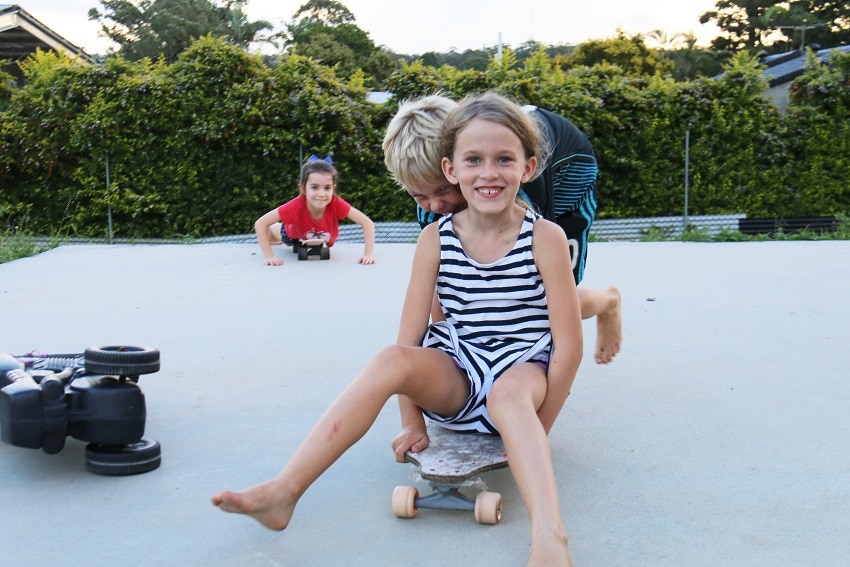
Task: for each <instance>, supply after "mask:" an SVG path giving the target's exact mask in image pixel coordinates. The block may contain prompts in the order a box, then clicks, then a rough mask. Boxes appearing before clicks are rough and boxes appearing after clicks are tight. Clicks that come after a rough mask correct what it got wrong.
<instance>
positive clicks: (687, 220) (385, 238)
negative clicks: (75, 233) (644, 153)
mask: <svg viewBox="0 0 850 567" xmlns="http://www.w3.org/2000/svg"><path fill="white" fill-rule="evenodd" d="M745 218H747V215H745V214H743V213H742V214H732V215H706V216H693V217H681V216H677V217H675V216H671V217H648V218H635V219H616V220H596V221H594V222H593V225H592V226H591V228H590V235H591V238H592V239H593V240H596V241H612V242H613V241H636V240H641V239H643V238H645V237H646V236H647V235H650V234H653V235H654V236H656V237H661V238H666V239H670V240H675V239H677V238H680V237H681V236H682V233H683V230H691V229H693V230H697V231H700V232H704V233H705V234H706V235H707V236H716V235H718V234H720V232H721V231H723V230H728V231H735V230H738V229H739V222H738V221H739V220H740V219H745ZM419 231H420V229H419V224H418V223H415V222H377V223H375V241H376V242H377V243H379V244H381V243H383V244H413V243H415V242H416V239H417V238H418V237H419ZM33 240H34V241H35V242H36V243H40V244H50V243H55V242H56V240H57V239H56V238H51V237H37V238H34V239H33ZM58 240H59V242H60V243H61V244H108V243H110V240H109V239H108V238H77V237H65V238H59V239H58ZM217 242H227V243H231V244H248V243H256V242H257V237H256V236H255V235H254V234H234V235H226V236H210V237H206V238H190V237H186V238H114V239H112V243H114V244H210V243H217ZM338 242H363V231H362V229H361V228H360V226H359V225H357V224H350V223H347V224H343V225H341V226H340V227H339V238H338Z"/></svg>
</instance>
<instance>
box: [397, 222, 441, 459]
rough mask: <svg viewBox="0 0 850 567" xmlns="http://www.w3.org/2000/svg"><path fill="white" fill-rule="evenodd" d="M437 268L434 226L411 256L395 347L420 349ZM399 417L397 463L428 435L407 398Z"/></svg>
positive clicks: (437, 240) (417, 409) (419, 411)
mask: <svg viewBox="0 0 850 567" xmlns="http://www.w3.org/2000/svg"><path fill="white" fill-rule="evenodd" d="M439 268H440V238H439V235H438V233H437V226H436V225H433V226H429V227H426V228H425V229H424V230H423V231H422V233H421V234H420V235H419V241H418V242H417V243H416V251H415V253H414V256H413V268H412V269H411V272H410V282H409V283H408V285H407V294H406V295H405V298H404V307H403V308H402V312H401V321H400V323H399V330H398V338H397V340H396V343H397V344H399V345H405V346H421V345H422V338H423V337H424V336H425V331H426V330H427V328H428V315H429V312H430V308H431V301H432V298H433V296H434V289H435V288H436V287H437V272H438V270H439ZM398 406H399V412H400V414H401V427H402V430H401V433H399V434H398V435H397V436H396V438H395V439H393V443H392V446H393V450H394V452H395V456H396V460H397V461H399V462H401V461H403V460H404V453H405V452H407V451H408V450H412V451H414V452H419V451H422V450H424V449H425V448H426V447H428V443H429V440H428V434H427V432H426V429H425V418H424V416H423V415H422V409H421V408H420V407H419V406H417V405H416V404H414V403H413V401H411V400H410V398H408V397H406V396H401V395H400V396H398Z"/></svg>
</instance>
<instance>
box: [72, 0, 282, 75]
mask: <svg viewBox="0 0 850 567" xmlns="http://www.w3.org/2000/svg"><path fill="white" fill-rule="evenodd" d="M100 4H101V10H98V9H97V8H92V9H91V10H89V13H88V16H89V20H96V21H98V22H99V23H100V29H101V31H102V32H103V33H104V35H106V37H108V38H109V39H111V40H112V41H114V42H115V43H117V44H118V45H119V46H120V47H119V50H118V52H119V53H120V54H121V55H122V56H124V57H125V58H126V59H128V60H131V61H137V60H139V59H143V58H145V57H149V58H151V59H156V58H158V57H160V56H161V57H164V58H165V60H166V61H167V62H169V63H171V62H174V61H175V60H176V59H177V56H178V55H180V54H181V53H182V52H183V51H185V50H186V49H188V48H189V46H190V45H192V42H193V41H195V40H197V39H199V38H201V37H204V36H207V35H212V36H214V37H221V38H224V39H225V40H226V41H227V42H228V43H230V44H231V45H235V46H238V47H242V48H247V47H248V45H249V44H251V43H252V42H254V41H256V40H257V39H258V34H259V33H260V32H261V31H263V30H266V29H271V28H272V25H271V24H270V23H269V22H266V21H263V20H259V21H255V22H252V21H249V20H248V18H247V17H246V15H245V13H244V12H243V10H242V8H243V6H244V5H245V2H244V1H243V0H225V1H224V3H223V4H221V5H217V4H214V3H213V2H211V1H210V0H142V1H141V2H133V1H131V0H100Z"/></svg>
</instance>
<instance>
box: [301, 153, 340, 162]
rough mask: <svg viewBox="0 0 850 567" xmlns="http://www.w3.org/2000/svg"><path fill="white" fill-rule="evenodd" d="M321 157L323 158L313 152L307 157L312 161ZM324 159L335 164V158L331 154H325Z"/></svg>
mask: <svg viewBox="0 0 850 567" xmlns="http://www.w3.org/2000/svg"><path fill="white" fill-rule="evenodd" d="M319 159H322V158H320V157H319V156H317V155H316V154H311V155H310V157H308V158H307V161H308V162H311V161H317V160H319ZM322 161H326V162H328V163H330V164H333V162H334V160H333V159H332V158H331V156H325V157H324V159H322Z"/></svg>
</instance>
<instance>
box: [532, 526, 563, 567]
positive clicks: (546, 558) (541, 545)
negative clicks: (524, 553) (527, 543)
mask: <svg viewBox="0 0 850 567" xmlns="http://www.w3.org/2000/svg"><path fill="white" fill-rule="evenodd" d="M526 567H573V560H572V558H571V557H570V547H569V545H568V542H567V534H565V533H563V532H561V533H558V534H555V535H554V537H547V538H532V541H531V553H530V554H529V556H528V563H527V566H526Z"/></svg>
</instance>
